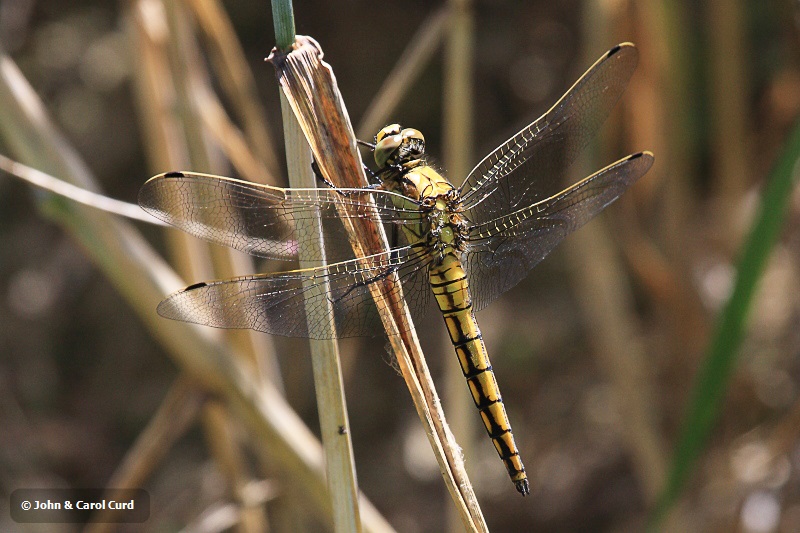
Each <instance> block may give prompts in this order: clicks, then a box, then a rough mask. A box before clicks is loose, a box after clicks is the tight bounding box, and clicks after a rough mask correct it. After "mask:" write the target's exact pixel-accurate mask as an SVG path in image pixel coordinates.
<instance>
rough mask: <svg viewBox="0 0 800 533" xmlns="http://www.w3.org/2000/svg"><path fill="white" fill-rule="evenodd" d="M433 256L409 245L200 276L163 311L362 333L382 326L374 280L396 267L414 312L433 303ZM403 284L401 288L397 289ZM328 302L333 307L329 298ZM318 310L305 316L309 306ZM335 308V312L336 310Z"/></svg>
mask: <svg viewBox="0 0 800 533" xmlns="http://www.w3.org/2000/svg"><path fill="white" fill-rule="evenodd" d="M429 262H430V257H429V255H428V254H427V253H426V252H425V250H423V249H422V248H420V247H413V246H406V247H403V248H398V249H395V250H392V251H389V252H384V253H380V254H376V255H373V256H370V257H367V258H365V259H364V260H363V261H362V262H359V261H357V260H355V259H354V260H350V261H343V262H340V263H334V264H330V265H327V266H324V267H318V268H310V269H303V270H293V271H289V272H281V273H277V274H263V275H254V276H243V277H240V278H234V279H229V280H223V281H210V282H205V283H197V284H195V285H191V286H189V287H187V288H186V289H183V290H181V291H178V292H176V293H173V294H172V295H170V296H169V297H168V298H167V299H166V300H164V301H163V302H161V303H160V304H159V306H158V314H160V315H161V316H163V317H165V318H171V319H173V320H183V321H185V322H194V323H197V324H204V325H206V326H213V327H217V328H249V329H254V330H257V331H263V332H264V333H271V334H273V335H283V336H286V337H310V338H312V339H323V338H329V337H330V328H329V324H330V323H331V320H335V324H336V329H337V335H336V336H337V337H340V338H341V337H364V336H374V335H379V334H381V332H382V331H383V327H382V324H381V321H380V317H379V315H378V313H377V310H376V307H375V305H376V304H377V305H378V306H383V305H387V304H386V303H385V302H384V301H379V302H375V301H374V300H373V298H372V294H371V293H370V291H369V285H370V284H371V283H374V282H376V281H378V280H384V279H386V277H387V276H389V275H390V274H392V273H394V272H397V273H398V275H399V277H400V281H401V285H402V290H403V295H404V297H405V299H406V302H407V304H408V306H409V308H410V309H411V312H412V314H413V315H414V316H416V317H421V316H422V315H423V314H424V311H425V309H426V308H427V302H428V297H429V293H430V288H429V287H428V286H427V285H428V277H427V272H428V263H429ZM395 290H399V288H397V287H396V288H395ZM329 302H330V306H329V305H328V303H329ZM307 308H308V309H311V310H312V312H311V313H310V314H309V315H308V316H306V309H307ZM331 313H332V314H331Z"/></svg>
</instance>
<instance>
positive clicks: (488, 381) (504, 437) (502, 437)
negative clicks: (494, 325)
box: [430, 252, 529, 495]
mask: <svg viewBox="0 0 800 533" xmlns="http://www.w3.org/2000/svg"><path fill="white" fill-rule="evenodd" d="M430 283H431V288H432V289H433V294H434V296H435V297H436V303H437V304H438V305H439V309H441V311H442V314H443V315H444V320H445V323H446V324H447V331H448V332H449V334H450V340H451V341H452V343H453V347H454V348H455V350H456V354H457V355H458V360H459V362H460V363H461V370H462V371H463V373H464V378H466V380H467V384H468V385H469V390H470V392H471V393H472V399H473V400H474V401H475V406H476V407H477V408H478V411H479V412H480V414H481V419H482V420H483V424H484V426H486V432H487V433H488V434H489V437H490V438H491V439H492V442H493V443H494V447H495V448H496V449H497V453H498V455H500V459H502V460H503V463H505V465H506V469H507V470H508V475H509V476H510V477H511V481H513V482H514V484H515V485H516V487H517V490H518V491H519V492H520V493H522V494H523V495H525V494H528V493H529V488H528V478H527V475H526V474H525V467H524V466H523V464H522V459H520V456H519V450H518V449H517V445H516V444H515V442H514V435H513V433H512V432H511V425H510V424H509V422H508V415H507V414H506V409H505V407H504V406H503V399H502V397H501V396H500V390H499V388H498V387H497V380H496V379H495V376H494V372H493V371H492V365H491V363H490V362H489V354H488V352H487V351H486V345H485V344H484V343H483V338H482V337H481V332H480V329H479V328H478V323H477V321H476V320H475V314H474V313H473V311H472V300H471V298H470V295H469V287H468V284H467V276H466V273H465V272H464V268H463V267H462V265H461V261H460V260H459V259H458V257H457V256H456V255H455V254H454V253H452V252H451V253H448V254H446V255H445V256H444V258H443V260H442V262H441V263H440V264H438V265H435V266H432V267H431V269H430Z"/></svg>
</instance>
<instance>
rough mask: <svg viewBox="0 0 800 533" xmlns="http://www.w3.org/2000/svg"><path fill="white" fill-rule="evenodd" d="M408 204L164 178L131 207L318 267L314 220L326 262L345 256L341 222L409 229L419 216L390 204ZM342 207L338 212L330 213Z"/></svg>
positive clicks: (370, 194) (332, 192)
mask: <svg viewBox="0 0 800 533" xmlns="http://www.w3.org/2000/svg"><path fill="white" fill-rule="evenodd" d="M393 199H395V200H398V199H401V200H402V201H403V202H404V203H403V204H400V205H413V204H414V201H413V200H411V199H409V198H405V197H404V196H401V195H399V194H396V193H392V192H387V191H382V190H373V189H284V188H281V187H270V186H268V185H261V184H257V183H250V182H247V181H240V180H235V179H231V178H224V177H221V176H213V175H210V174H199V173H194V172H170V173H167V174H161V175H158V176H156V177H154V178H151V179H150V180H148V181H147V182H146V183H145V184H144V185H143V186H142V189H141V191H140V192H139V205H140V206H142V208H143V209H144V210H145V211H147V212H148V213H150V214H152V215H153V216H155V217H156V218H159V219H161V220H163V221H165V222H167V223H169V224H171V225H173V226H175V227H177V228H179V229H182V230H183V231H186V232H188V233H191V234H192V235H195V236H196V237H200V238H201V239H205V240H207V241H210V242H213V243H216V244H221V245H224V246H230V247H231V248H235V249H237V250H241V251H243V252H246V253H248V254H252V255H257V256H260V257H268V258H273V259H295V258H297V255H298V252H300V251H302V252H303V253H304V257H305V258H306V259H308V260H312V261H313V260H320V259H321V257H320V256H321V254H320V251H319V246H318V244H317V242H318V241H317V238H316V230H314V231H312V229H313V228H315V227H316V222H315V221H316V220H317V219H316V216H319V218H320V221H321V224H322V227H323V230H324V232H325V233H324V235H325V243H326V244H325V247H326V258H327V260H328V261H339V260H342V259H349V258H352V257H353V254H352V252H351V251H350V246H349V241H348V240H347V234H346V233H345V231H344V228H343V227H342V224H341V219H342V217H343V216H349V217H359V218H360V217H370V218H373V219H377V220H378V221H380V222H383V223H385V224H389V225H391V224H392V223H396V224H403V223H412V222H414V221H416V220H417V219H418V216H419V213H418V212H417V211H415V210H414V209H408V210H404V209H401V208H397V207H395V206H394V204H393V201H392V200H393ZM342 206H344V207H346V208H347V210H346V213H347V215H344V214H343V213H345V211H340V210H339V209H338V207H342Z"/></svg>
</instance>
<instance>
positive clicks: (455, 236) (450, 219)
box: [420, 189, 468, 261]
mask: <svg viewBox="0 0 800 533" xmlns="http://www.w3.org/2000/svg"><path fill="white" fill-rule="evenodd" d="M420 207H421V209H422V211H423V212H425V213H426V215H427V222H428V235H427V240H428V242H427V245H428V246H429V247H430V249H431V250H432V251H433V252H434V253H435V255H436V256H437V257H438V259H439V260H440V261H441V260H442V259H443V258H444V256H445V255H447V254H449V253H460V252H463V251H464V246H465V243H466V237H467V231H468V229H467V228H468V224H467V221H466V219H465V218H464V217H463V216H462V215H461V199H460V198H459V195H458V191H457V190H455V189H451V190H449V191H447V192H445V193H442V194H438V195H436V196H427V197H425V198H423V200H422V202H421V205H420Z"/></svg>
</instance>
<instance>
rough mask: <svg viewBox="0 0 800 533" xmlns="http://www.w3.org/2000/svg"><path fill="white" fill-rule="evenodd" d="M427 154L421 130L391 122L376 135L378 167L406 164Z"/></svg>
mask: <svg viewBox="0 0 800 533" xmlns="http://www.w3.org/2000/svg"><path fill="white" fill-rule="evenodd" d="M423 155H425V137H423V136H422V133H421V132H420V131H419V130H415V129H414V128H403V127H402V126H400V124H390V125H388V126H386V127H385V128H383V129H382V130H381V131H379V132H378V134H377V135H376V136H375V152H374V156H375V163H377V165H378V168H381V169H382V168H386V167H393V166H398V165H405V164H406V163H410V162H413V161H417V160H419V159H420V158H421V157H422V156H423Z"/></svg>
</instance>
